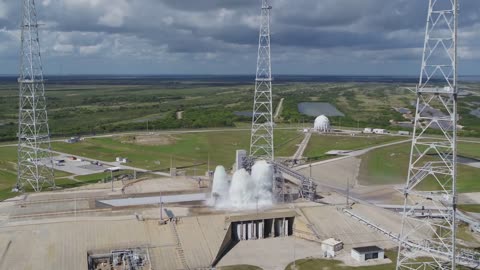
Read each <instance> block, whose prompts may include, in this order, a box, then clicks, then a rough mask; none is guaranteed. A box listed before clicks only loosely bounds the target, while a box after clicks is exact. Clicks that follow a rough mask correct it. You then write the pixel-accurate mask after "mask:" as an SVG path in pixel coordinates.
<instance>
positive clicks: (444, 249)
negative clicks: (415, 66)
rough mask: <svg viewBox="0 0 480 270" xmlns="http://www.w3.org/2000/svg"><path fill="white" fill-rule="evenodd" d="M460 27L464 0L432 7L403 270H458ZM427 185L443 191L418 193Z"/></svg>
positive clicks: (434, 2)
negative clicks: (434, 112)
mask: <svg viewBox="0 0 480 270" xmlns="http://www.w3.org/2000/svg"><path fill="white" fill-rule="evenodd" d="M457 27H458V0H430V1H429V8H428V16H427V26H426V31H425V43H424V50H423V60H422V67H421V73H420V81H419V84H418V86H417V89H416V94H417V103H416V114H415V125H414V131H413V140H412V146H411V153H410V163H409V169H408V179H407V184H406V186H405V189H404V195H405V204H404V210H403V220H402V230H401V234H400V239H399V240H400V241H399V248H398V259H397V270H403V269H455V268H456V260H457V252H456V227H457V225H458V224H457V221H456V216H455V215H456V213H455V212H456V208H457V190H456V182H457V121H458V115H457V96H458V85H457ZM432 110H437V111H439V112H442V113H441V115H432V114H431V113H428V111H432ZM432 131H435V133H433V132H432ZM436 133H440V134H439V135H433V134H436ZM422 181H432V182H435V183H437V184H438V185H437V186H438V188H436V189H435V190H428V191H425V190H418V189H416V187H417V186H418V185H419V184H421V182H422ZM432 189H434V188H432ZM426 206H428V207H429V208H430V209H432V211H431V212H429V213H427V214H426V215H427V216H423V217H421V218H417V217H416V216H417V215H416V214H417V212H416V210H418V209H419V208H420V209H423V208H424V207H426ZM433 215H435V216H433ZM434 217H435V218H434ZM419 257H422V259H421V260H418V258H419Z"/></svg>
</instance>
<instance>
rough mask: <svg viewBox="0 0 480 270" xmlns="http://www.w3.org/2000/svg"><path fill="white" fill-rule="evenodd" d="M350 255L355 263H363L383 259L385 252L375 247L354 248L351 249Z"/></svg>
mask: <svg viewBox="0 0 480 270" xmlns="http://www.w3.org/2000/svg"><path fill="white" fill-rule="evenodd" d="M351 255H352V258H353V259H355V260H356V261H357V262H365V261H368V260H376V259H384V258H385V251H384V250H383V249H382V248H379V247H377V246H367V247H356V248H352V252H351Z"/></svg>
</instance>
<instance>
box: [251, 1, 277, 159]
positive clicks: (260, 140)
mask: <svg viewBox="0 0 480 270" xmlns="http://www.w3.org/2000/svg"><path fill="white" fill-rule="evenodd" d="M269 2H270V0H262V14H261V22H260V37H259V45H258V59H257V72H256V79H255V97H254V102H253V114H252V129H251V138H250V156H251V157H256V158H259V159H264V160H266V161H272V160H273V159H274V146H273V125H274V123H273V107H272V63H271V54H270V13H271V10H272V6H271V5H270V3H269Z"/></svg>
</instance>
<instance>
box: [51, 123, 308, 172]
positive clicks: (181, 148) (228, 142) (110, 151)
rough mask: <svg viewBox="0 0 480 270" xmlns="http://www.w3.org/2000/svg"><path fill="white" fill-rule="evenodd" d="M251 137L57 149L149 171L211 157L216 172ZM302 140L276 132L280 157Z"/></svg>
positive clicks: (204, 136)
mask: <svg viewBox="0 0 480 270" xmlns="http://www.w3.org/2000/svg"><path fill="white" fill-rule="evenodd" d="M249 134H250V133H249V131H228V132H213V133H211V132H209V133H189V134H180V135H172V136H170V135H165V136H162V137H164V138H165V140H163V142H162V143H161V144H160V145H156V144H155V143H152V145H142V144H137V143H135V142H134V141H132V138H131V137H130V138H126V137H115V138H96V139H88V140H85V141H83V142H79V143H76V144H67V143H54V144H53V149H54V150H56V151H60V152H66V153H70V154H72V155H78V156H83V157H88V158H92V159H98V160H103V161H114V160H115V158H116V157H118V156H121V157H128V158H129V160H130V161H131V162H130V163H129V165H131V166H134V167H140V168H145V169H148V170H163V169H167V168H168V167H169V166H170V162H171V159H172V160H173V163H174V164H173V166H175V167H184V166H191V165H194V164H203V163H207V160H208V158H209V157H210V165H211V166H212V168H213V166H216V165H224V166H226V167H230V166H232V165H233V163H234V162H235V150H237V149H248V146H249V144H250V135H249ZM301 140H302V136H301V134H299V133H298V132H297V131H295V130H277V131H275V144H276V145H277V149H276V155H277V156H291V155H293V153H295V150H296V144H298V143H299V142H300V141H301ZM165 141H167V142H165Z"/></svg>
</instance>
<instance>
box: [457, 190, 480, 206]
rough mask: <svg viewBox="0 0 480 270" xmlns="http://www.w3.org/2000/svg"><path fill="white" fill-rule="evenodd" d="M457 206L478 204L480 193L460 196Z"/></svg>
mask: <svg viewBox="0 0 480 270" xmlns="http://www.w3.org/2000/svg"><path fill="white" fill-rule="evenodd" d="M459 204H480V192H473V193H462V194H460V195H459Z"/></svg>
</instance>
